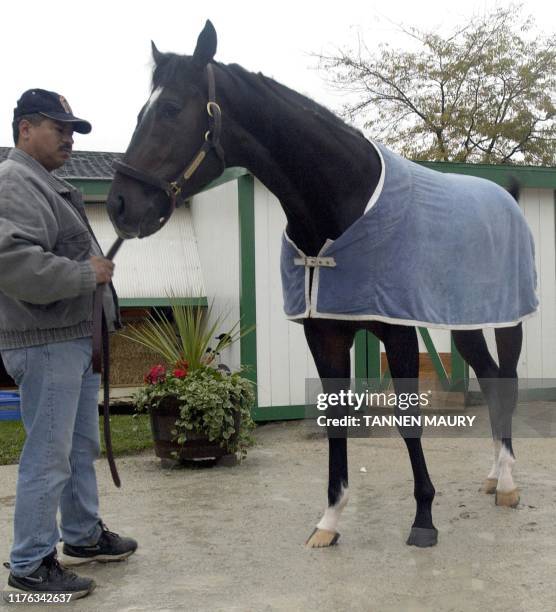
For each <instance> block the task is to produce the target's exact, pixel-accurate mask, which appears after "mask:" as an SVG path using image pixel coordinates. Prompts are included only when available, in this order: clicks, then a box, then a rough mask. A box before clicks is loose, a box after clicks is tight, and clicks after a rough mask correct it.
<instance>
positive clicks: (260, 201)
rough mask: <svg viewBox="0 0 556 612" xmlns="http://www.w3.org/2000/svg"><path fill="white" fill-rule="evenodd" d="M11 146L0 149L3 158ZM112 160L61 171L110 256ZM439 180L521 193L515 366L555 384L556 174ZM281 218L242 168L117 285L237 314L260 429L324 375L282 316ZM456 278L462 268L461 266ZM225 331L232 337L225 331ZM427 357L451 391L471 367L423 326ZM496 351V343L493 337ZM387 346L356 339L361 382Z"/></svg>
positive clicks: (120, 264) (123, 252)
mask: <svg viewBox="0 0 556 612" xmlns="http://www.w3.org/2000/svg"><path fill="white" fill-rule="evenodd" d="M8 150H9V149H7V148H6V149H2V148H0V161H1V159H3V158H4V157H5V156H6V155H7V152H8ZM116 157H118V155H117V154H114V153H97V152H95V153H93V152H74V154H73V156H72V159H71V160H70V162H69V163H68V164H66V165H65V166H64V168H63V169H62V171H61V172H60V174H61V175H62V176H63V177H64V178H65V179H66V180H69V181H70V182H72V183H73V184H74V185H75V186H77V187H79V188H80V189H81V190H82V191H83V193H84V196H85V202H86V207H87V213H88V216H89V219H90V221H91V224H92V226H93V229H94V231H95V233H96V235H97V237H98V238H99V241H100V242H101V245H102V246H103V248H104V249H107V248H108V247H109V246H110V245H111V244H112V242H113V240H114V239H115V232H114V230H113V228H112V225H111V223H110V221H109V219H108V215H107V214H106V211H105V202H106V196H107V194H108V191H109V188H110V181H111V179H112V176H113V171H112V169H111V162H112V161H113V159H114V158H116ZM425 165H426V166H428V167H430V168H434V169H436V170H440V171H443V172H456V173H462V174H472V175H475V176H481V177H484V178H488V179H490V180H493V181H495V182H497V183H499V184H501V185H506V184H508V183H509V181H510V176H513V177H515V178H516V179H517V180H518V182H519V183H520V186H521V194H520V202H519V203H520V206H521V207H522V209H523V211H524V214H525V216H526V218H527V220H528V222H529V225H530V227H531V230H532V232H533V236H534V239H535V244H536V266H537V273H538V284H539V297H540V302H541V309H540V312H539V313H538V315H536V316H534V317H532V318H531V319H529V320H527V321H526V322H525V323H524V332H525V333H524V346H523V352H522V355H521V359H520V362H519V375H520V377H522V378H523V379H543V381H544V382H540V381H539V384H538V386H545V387H556V383H554V384H551V383H550V379H555V380H556V358H555V357H554V356H553V347H554V346H556V218H555V213H554V208H555V190H556V168H540V167H524V166H493V165H486V164H477V165H475V164H473V165H471V164H461V163H443V162H434V163H433V162H431V163H425ZM284 227H285V216H284V214H283V212H282V209H281V207H280V205H279V203H278V201H277V200H276V198H275V197H274V196H273V195H272V194H271V193H270V192H269V191H268V190H267V189H266V188H265V187H264V186H263V185H262V184H261V183H260V182H259V181H258V180H257V179H255V178H254V177H252V176H251V175H250V174H249V173H248V172H247V171H245V170H243V169H228V170H227V171H226V172H225V173H224V175H222V177H220V178H219V179H218V180H217V181H215V182H214V183H213V184H212V185H210V186H209V187H208V188H207V189H206V190H205V191H204V192H203V193H201V194H199V195H197V196H195V197H194V198H192V200H191V201H190V202H189V203H187V204H186V205H185V206H183V207H181V208H178V209H177V210H176V211H175V213H174V215H173V217H172V219H171V221H170V222H169V223H168V224H167V225H166V226H165V227H164V228H163V229H162V230H161V231H160V232H158V233H157V234H155V235H153V236H150V237H148V238H146V239H143V240H132V241H129V242H125V243H124V245H123V246H122V248H121V249H120V251H119V253H118V257H117V261H116V274H115V281H114V282H115V286H116V289H117V291H118V294H119V296H120V298H121V305H122V307H124V308H143V309H144V308H150V307H156V306H164V305H167V304H168V296H169V295H174V296H176V297H177V298H180V299H182V300H183V301H184V302H186V303H194V304H202V305H206V304H209V303H212V302H214V308H213V310H214V312H215V313H216V314H221V313H228V315H229V321H232V322H233V321H236V320H237V319H239V318H240V317H241V320H242V324H243V325H245V326H249V325H253V324H254V325H255V326H256V327H255V331H254V332H252V333H251V334H248V335H247V336H245V337H244V338H243V339H242V340H241V341H240V342H238V343H237V344H236V345H235V346H234V347H232V348H231V349H229V351H228V354H225V355H223V356H222V361H223V362H224V363H228V364H229V365H231V366H232V367H238V366H239V365H240V364H242V365H244V366H246V367H247V368H248V372H249V374H248V375H249V376H250V377H251V378H252V379H253V380H254V381H255V382H256V383H257V407H256V408H255V412H254V417H255V418H256V419H257V420H272V419H287V418H298V417H301V416H303V412H304V405H305V381H306V379H307V378H317V373H316V369H315V366H314V363H313V359H312V357H311V355H310V353H309V350H308V348H307V345H306V342H305V337H304V334H303V327H302V325H300V324H298V323H293V322H290V321H288V320H287V319H286V318H285V315H284V312H283V308H282V288H281V279H280V247H281V235H282V232H283V230H284ZM453 274H455V275H457V274H458V270H457V269H454V270H453ZM222 331H226V329H223V330H222ZM420 332H421V337H420V342H421V351H422V352H423V355H427V354H428V357H427V358H426V361H427V363H428V366H429V367H430V368H431V369H433V370H434V372H435V374H436V375H437V376H438V377H439V379H440V380H441V382H442V384H443V386H444V388H461V383H462V380H463V379H464V378H465V376H466V368H465V367H464V365H463V362H462V360H461V358H460V357H459V355H457V352H455V350H454V349H453V347H452V346H451V341H450V334H449V332H447V331H443V330H430V332H429V331H428V330H425V329H421V330H420ZM487 338H488V340H489V344H490V346H491V349H492V350H493V352H494V354H495V348H494V340H493V334H492V333H491V332H487ZM381 352H382V351H381V347H380V345H379V343H378V341H377V340H376V339H374V337H372V335H371V334H366V333H364V332H360V333H359V334H358V336H357V338H356V342H355V346H354V348H353V350H352V372H353V375H354V376H357V377H361V378H367V377H369V378H376V377H378V376H381V375H384V370H385V366H384V363H385V360H384V356H383V355H381Z"/></svg>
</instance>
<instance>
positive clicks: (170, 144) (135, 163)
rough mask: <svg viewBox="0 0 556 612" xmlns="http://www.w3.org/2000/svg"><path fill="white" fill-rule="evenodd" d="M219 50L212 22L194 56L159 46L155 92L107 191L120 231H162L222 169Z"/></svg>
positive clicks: (145, 233)
mask: <svg viewBox="0 0 556 612" xmlns="http://www.w3.org/2000/svg"><path fill="white" fill-rule="evenodd" d="M215 52H216V31H215V29H214V27H213V25H212V23H211V22H210V21H207V23H206V25H205V27H204V29H203V31H202V32H201V34H200V35H199V39H198V41H197V46H196V48H195V51H194V53H193V55H192V56H180V55H175V54H173V53H161V52H160V51H158V49H157V48H156V46H155V45H154V43H153V44H152V53H153V59H154V63H155V67H154V72H153V79H152V92H151V96H150V98H149V99H148V100H147V102H146V104H145V105H144V106H143V108H142V109H141V112H140V113H139V116H138V118H137V127H136V128H135V132H134V133H133V136H132V138H131V142H130V144H129V146H128V149H127V151H126V153H125V156H124V158H123V160H122V162H121V163H119V164H117V165H116V170H117V173H116V176H115V178H114V181H113V183H112V188H111V190H110V194H109V196H108V205H107V207H108V213H109V215H110V218H111V220H112V223H113V224H114V226H115V228H116V230H117V232H118V234H119V235H120V236H122V237H124V238H132V237H135V236H139V237H143V236H148V235H149V234H152V233H154V232H156V231H157V230H159V229H160V228H161V227H162V225H163V224H164V223H165V222H166V221H167V220H168V218H169V216H170V215H171V214H172V211H173V209H174V206H175V205H176V203H180V202H183V201H184V200H185V199H186V198H187V197H189V196H191V195H193V194H194V193H197V192H198V191H199V190H200V189H201V188H202V187H204V186H205V185H206V184H207V183H209V182H210V181H211V180H213V179H215V178H216V177H217V176H219V175H220V174H221V173H222V171H223V169H224V162H223V152H222V148H221V147H220V144H219V132H220V108H219V107H218V105H217V104H216V101H214V100H213V99H212V96H213V90H212V85H211V84H210V82H211V79H213V75H212V66H209V64H210V62H211V61H212V59H213V57H214V54H215ZM213 82H214V81H213Z"/></svg>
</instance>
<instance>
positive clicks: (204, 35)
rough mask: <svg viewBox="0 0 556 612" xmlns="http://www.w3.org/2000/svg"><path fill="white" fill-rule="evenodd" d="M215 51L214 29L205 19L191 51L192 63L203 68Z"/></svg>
mask: <svg viewBox="0 0 556 612" xmlns="http://www.w3.org/2000/svg"><path fill="white" fill-rule="evenodd" d="M215 53H216V30H215V29H214V26H213V25H212V23H211V21H210V20H209V19H207V22H206V23H205V27H204V28H203V31H202V32H201V33H200V34H199V38H198V39H197V46H196V47H195V51H194V52H193V63H194V64H195V65H196V66H197V67H198V68H204V67H205V66H206V65H207V64H208V63H209V62H210V61H211V60H212V58H213V57H214V54H215Z"/></svg>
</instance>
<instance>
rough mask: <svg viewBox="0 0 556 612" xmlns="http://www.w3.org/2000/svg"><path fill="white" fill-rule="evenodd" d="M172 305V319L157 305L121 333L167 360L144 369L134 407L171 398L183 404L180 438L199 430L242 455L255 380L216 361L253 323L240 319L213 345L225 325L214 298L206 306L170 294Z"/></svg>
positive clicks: (180, 440) (247, 442)
mask: <svg viewBox="0 0 556 612" xmlns="http://www.w3.org/2000/svg"><path fill="white" fill-rule="evenodd" d="M170 306H171V312H172V319H173V321H172V320H171V319H170V318H169V317H168V316H166V315H165V314H164V312H161V311H158V312H156V313H155V314H150V315H149V316H148V318H147V320H146V321H145V322H144V323H142V324H140V325H134V326H131V327H130V328H129V329H128V330H126V333H122V335H123V336H124V337H126V338H129V339H130V340H133V341H134V342H137V343H139V344H142V345H143V346H146V347H147V348H149V349H150V350H152V351H153V352H155V353H157V354H158V355H159V356H160V357H161V358H162V359H163V361H164V363H160V364H157V365H155V366H153V367H152V368H151V369H150V371H149V372H148V373H147V374H146V375H145V378H144V381H145V385H144V386H143V387H142V388H141V389H139V391H137V393H136V394H135V396H134V402H135V407H136V409H137V410H138V411H145V410H147V411H156V410H157V408H159V407H161V406H162V405H168V403H170V404H173V405H175V406H177V407H178V408H179V416H178V418H177V419H176V422H175V429H174V431H173V432H172V433H173V435H174V436H175V440H176V442H177V443H178V444H180V445H183V444H184V443H185V442H186V441H187V440H188V439H190V438H191V437H192V434H201V435H203V436H206V437H207V439H208V440H209V441H211V442H214V441H217V442H218V443H219V444H220V446H222V447H223V448H225V449H226V451H227V452H229V453H237V454H239V455H240V456H241V457H243V456H245V454H246V452H247V448H248V447H249V446H250V445H251V444H252V443H253V439H252V437H251V432H252V430H253V429H254V427H255V425H254V423H253V420H252V419H251V408H252V407H253V405H254V403H255V394H254V390H253V383H252V382H251V381H250V380H248V379H247V378H245V377H243V376H242V375H241V372H234V373H231V372H228V371H225V370H223V369H220V367H217V366H216V364H215V356H216V355H217V354H218V353H220V351H221V350H223V349H225V348H227V347H229V346H231V345H232V344H233V343H234V342H236V341H237V340H239V339H240V338H241V337H242V336H244V335H245V334H247V333H249V332H250V331H251V330H252V329H253V328H252V327H251V328H248V329H241V328H240V322H239V321H237V322H235V323H234V324H233V325H232V326H231V328H230V329H229V331H228V332H227V333H224V334H220V335H219V336H218V342H217V344H216V345H215V347H214V348H212V347H211V341H212V340H213V339H215V334H216V333H217V331H218V329H219V328H220V326H221V325H222V318H221V317H216V318H214V317H212V304H211V305H210V306H209V307H208V308H207V309H206V310H205V309H204V308H203V307H201V306H190V305H183V304H180V303H179V302H178V301H177V300H176V299H175V298H171V299H170Z"/></svg>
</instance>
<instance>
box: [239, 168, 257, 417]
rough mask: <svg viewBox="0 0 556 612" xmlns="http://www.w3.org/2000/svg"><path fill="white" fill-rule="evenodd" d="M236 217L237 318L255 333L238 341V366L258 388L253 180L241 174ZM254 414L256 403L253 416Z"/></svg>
mask: <svg viewBox="0 0 556 612" xmlns="http://www.w3.org/2000/svg"><path fill="white" fill-rule="evenodd" d="M237 195H238V215H239V265H240V269H239V315H240V318H241V325H242V327H243V326H245V327H251V326H253V327H254V329H253V331H252V332H251V333H249V334H247V335H245V336H243V337H242V338H241V339H240V351H241V364H242V365H243V366H244V367H246V368H247V370H246V372H245V376H246V377H247V378H249V380H251V381H253V382H254V383H255V384H257V328H256V325H257V298H256V280H255V179H254V178H253V176H252V175H250V174H242V175H240V176H239V178H238V179H237ZM256 410H257V402H256V401H255V407H254V408H253V412H256Z"/></svg>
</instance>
